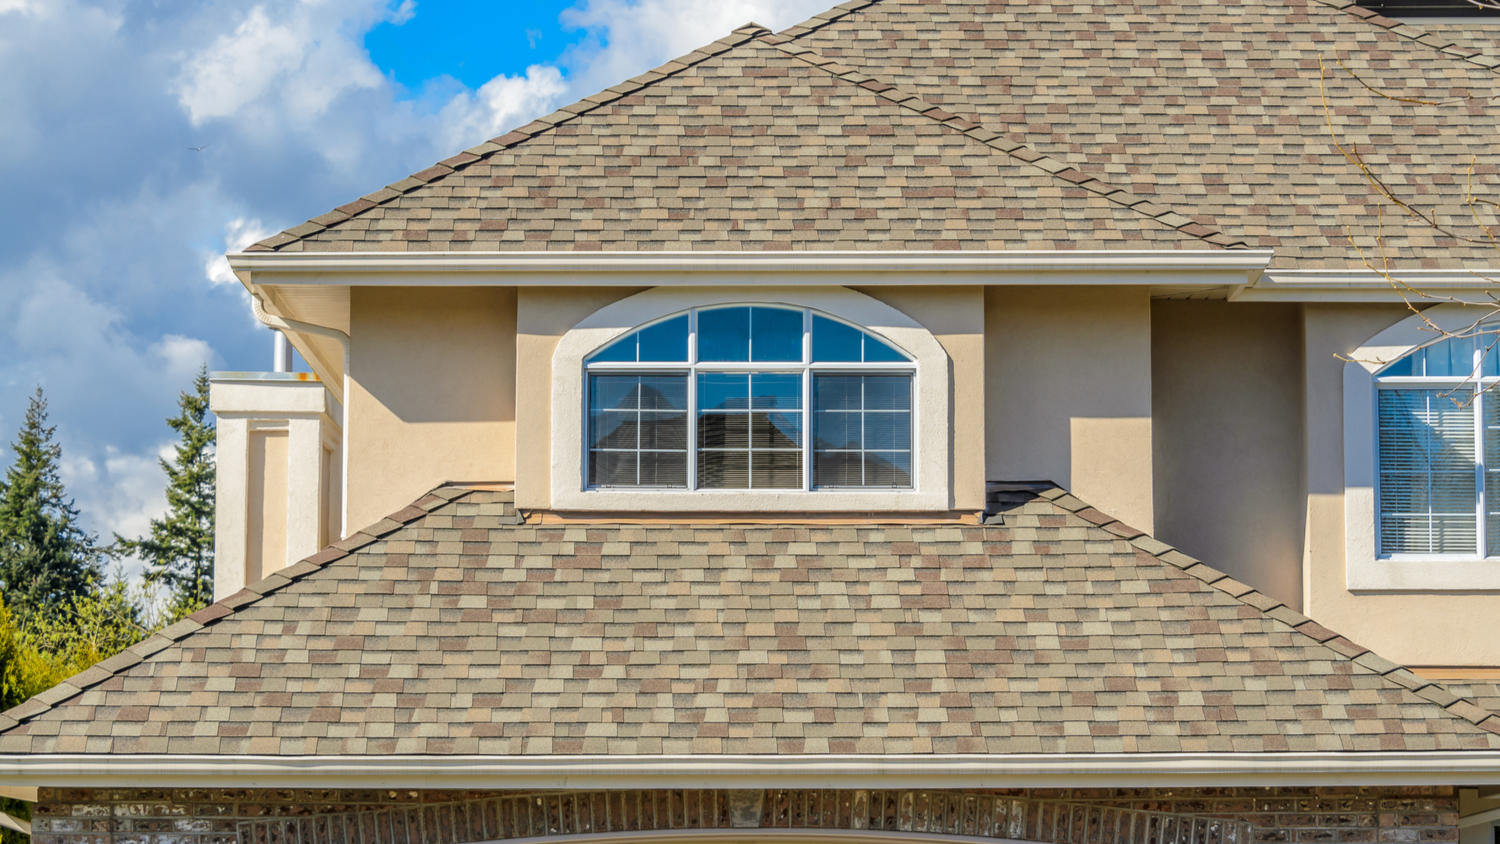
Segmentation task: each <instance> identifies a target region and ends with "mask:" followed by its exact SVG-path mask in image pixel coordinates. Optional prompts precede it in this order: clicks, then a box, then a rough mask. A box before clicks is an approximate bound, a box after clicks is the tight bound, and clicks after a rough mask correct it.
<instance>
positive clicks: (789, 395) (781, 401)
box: [750, 372, 802, 410]
mask: <svg viewBox="0 0 1500 844" xmlns="http://www.w3.org/2000/svg"><path fill="white" fill-rule="evenodd" d="M750 406H751V407H754V408H757V409H760V410H773V409H775V410H798V409H801V407H802V375H801V373H796V374H792V373H773V374H766V373H760V372H757V373H755V374H754V375H751V376H750Z"/></svg>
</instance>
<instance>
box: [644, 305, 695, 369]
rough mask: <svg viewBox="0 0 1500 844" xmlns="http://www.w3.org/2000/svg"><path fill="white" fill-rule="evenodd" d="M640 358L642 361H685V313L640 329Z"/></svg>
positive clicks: (686, 340) (686, 323)
mask: <svg viewBox="0 0 1500 844" xmlns="http://www.w3.org/2000/svg"><path fill="white" fill-rule="evenodd" d="M640 335H641V337H640V359H641V360H642V361H664V362H673V363H675V362H678V361H681V362H683V363H686V362H687V359H688V318H687V314H683V315H682V316H679V317H673V318H671V319H669V320H667V321H666V322H659V323H657V324H656V325H653V326H651V327H650V328H643V329H641V331H640Z"/></svg>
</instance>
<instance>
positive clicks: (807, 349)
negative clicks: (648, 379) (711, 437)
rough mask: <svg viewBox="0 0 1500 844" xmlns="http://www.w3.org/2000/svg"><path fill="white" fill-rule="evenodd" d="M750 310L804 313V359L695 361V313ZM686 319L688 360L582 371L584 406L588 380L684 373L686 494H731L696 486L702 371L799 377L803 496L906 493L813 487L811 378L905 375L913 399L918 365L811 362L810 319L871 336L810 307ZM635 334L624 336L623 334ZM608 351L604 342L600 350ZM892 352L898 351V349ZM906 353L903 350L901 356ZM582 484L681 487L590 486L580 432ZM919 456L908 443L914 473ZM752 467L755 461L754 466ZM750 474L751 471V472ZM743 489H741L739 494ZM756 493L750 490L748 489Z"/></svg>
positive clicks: (590, 364) (604, 364)
mask: <svg viewBox="0 0 1500 844" xmlns="http://www.w3.org/2000/svg"><path fill="white" fill-rule="evenodd" d="M736 307H751V308H776V309H779V310H787V311H797V312H799V313H801V314H802V359H801V360H798V361H749V362H746V361H701V360H699V359H698V314H699V313H700V312H702V311H711V310H719V309H722V308H736ZM686 313H687V318H688V349H687V361H686V362H682V361H676V362H673V361H649V362H647V361H642V362H639V363H632V362H629V361H585V363H584V368H585V370H586V374H585V376H584V383H585V387H584V396H583V400H584V402H585V403H587V402H588V401H589V396H588V387H587V384H588V376H589V375H602V374H607V373H617V374H621V375H636V374H647V373H661V374H679V373H681V374H685V375H686V377H687V379H688V381H687V487H686V490H687V491H689V492H697V493H705V492H730V491H732V490H718V489H705V488H700V487H699V486H698V420H699V418H700V417H701V416H702V414H703V411H702V408H700V407H698V376H699V375H700V374H704V373H717V372H746V373H751V374H757V373H767V374H783V373H784V374H788V375H791V374H795V375H798V376H800V377H801V379H802V407H801V409H800V410H799V411H797V412H798V413H800V414H801V415H802V449H801V451H802V485H801V486H800V487H798V489H799V490H800V491H802V492H814V491H817V492H821V493H823V494H824V495H827V494H829V493H831V492H833V491H836V490H839V491H842V490H858V491H867V490H872V489H873V490H890V489H908V488H910V487H909V486H904V487H841V486H822V487H820V486H816V485H814V483H813V450H814V438H813V406H812V402H813V378H814V377H816V376H817V375H904V376H908V377H910V379H911V391H912V398H913V399H915V397H916V391H917V385H916V376H917V365H916V362H915V361H913V360H910V359H908V360H906V361H904V362H897V361H879V362H873V363H866V362H863V361H860V362H855V361H839V362H832V361H828V362H821V363H820V362H817V361H814V360H813V359H812V320H813V317H814V316H824V317H828V318H829V319H832V320H834V321H835V322H841V323H843V324H845V325H848V326H849V327H850V328H853V329H855V330H857V331H860V332H862V333H866V334H868V333H870V332H868V331H866V330H865V329H864V328H863V327H861V326H858V325H854V324H853V323H850V322H848V321H847V320H841V319H839V318H838V317H834V316H832V315H831V314H823V313H819V312H817V311H815V310H813V309H811V308H796V307H792V306H788V305H781V304H768V303H764V302H735V303H730V304H727V305H713V306H710V307H693V308H691V309H689V310H688V311H687V312H686ZM681 315H682V313H681V312H679V313H676V314H669V315H667V316H665V317H662V318H660V319H656V320H652V321H651V322H650V323H648V324H647V325H642V326H637V327H636V329H635V330H636V331H640V330H643V329H645V328H649V327H650V326H652V325H658V324H660V323H662V322H666V321H668V320H671V319H674V318H676V317H679V316H681ZM631 333H634V332H633V331H632V332H627V334H631ZM600 348H601V349H604V348H608V344H606V345H605V346H602V347H600ZM896 351H898V352H901V350H900V349H897V350H896ZM901 353H902V354H905V352H901ZM915 416H916V409H915V408H912V410H911V417H912V418H915ZM583 442H584V451H585V454H584V455H583V461H584V463H583V465H584V475H585V478H584V482H585V484H586V485H587V488H588V489H589V490H619V489H638V490H681V489H682V488H681V487H660V486H631V487H624V486H599V485H596V484H595V483H594V482H593V479H592V478H589V477H587V475H588V454H587V452H588V450H589V449H588V443H589V434H588V432H587V430H585V433H584V440H583ZM920 459H921V455H920V454H919V453H918V450H917V443H916V442H915V441H913V442H912V443H911V465H912V471H913V473H915V471H916V467H917V461H918V460H920ZM752 465H753V463H752ZM751 471H752V472H753V471H754V470H753V468H752V469H751ZM741 491H743V490H741ZM750 491H754V490H750Z"/></svg>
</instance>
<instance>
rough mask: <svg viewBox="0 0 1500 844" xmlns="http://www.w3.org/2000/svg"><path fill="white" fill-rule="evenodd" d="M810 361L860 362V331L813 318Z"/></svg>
mask: <svg viewBox="0 0 1500 844" xmlns="http://www.w3.org/2000/svg"><path fill="white" fill-rule="evenodd" d="M812 331H813V337H812V359H813V360H814V361H817V362H819V363H850V362H858V361H859V360H860V357H861V356H860V351H859V347H860V330H859V329H858V328H853V327H851V326H848V325H845V324H843V323H842V322H834V321H833V320H831V319H828V318H827V317H820V316H816V315H815V316H813V325H812Z"/></svg>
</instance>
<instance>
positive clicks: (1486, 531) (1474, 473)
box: [1376, 335, 1500, 557]
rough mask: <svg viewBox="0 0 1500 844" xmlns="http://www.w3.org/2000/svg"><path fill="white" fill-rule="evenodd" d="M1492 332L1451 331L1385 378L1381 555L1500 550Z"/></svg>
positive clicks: (1497, 363)
mask: <svg viewBox="0 0 1500 844" xmlns="http://www.w3.org/2000/svg"><path fill="white" fill-rule="evenodd" d="M1494 339H1495V338H1494V337H1493V336H1485V335H1481V336H1480V337H1477V338H1476V337H1453V338H1448V339H1445V340H1443V341H1441V342H1438V343H1434V344H1432V345H1430V346H1427V347H1426V348H1422V349H1417V350H1415V351H1413V352H1412V353H1411V354H1408V355H1406V356H1405V357H1403V358H1401V359H1400V360H1398V361H1396V362H1394V363H1392V364H1391V365H1389V366H1387V367H1386V368H1385V369H1384V370H1382V371H1381V372H1380V374H1379V375H1378V376H1377V380H1376V387H1377V389H1378V394H1377V402H1376V436H1377V458H1378V463H1379V469H1378V478H1377V484H1378V489H1377V496H1376V498H1377V500H1378V506H1379V514H1378V519H1379V527H1378V529H1377V532H1378V534H1379V541H1380V553H1381V555H1382V556H1386V557H1391V556H1402V555H1419V556H1432V555H1451V556H1465V557H1474V556H1500V396H1497V395H1496V394H1495V392H1494V390H1493V387H1494V386H1495V384H1496V383H1497V379H1496V376H1497V375H1500V356H1497V355H1496V354H1495V352H1494V351H1493V350H1492V349H1491V348H1490V346H1491V344H1492V343H1493V342H1494ZM1476 373H1477V376H1478V377H1475V376H1476Z"/></svg>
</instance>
